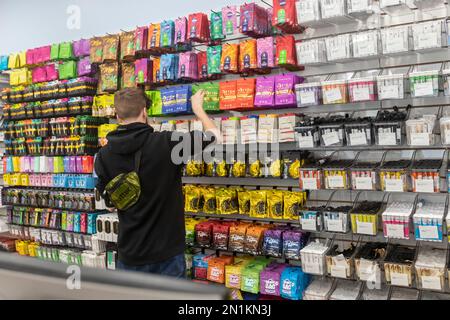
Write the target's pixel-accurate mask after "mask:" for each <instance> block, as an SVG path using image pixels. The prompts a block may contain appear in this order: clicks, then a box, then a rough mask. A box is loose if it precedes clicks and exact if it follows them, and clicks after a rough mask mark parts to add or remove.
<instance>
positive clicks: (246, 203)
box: [238, 191, 250, 215]
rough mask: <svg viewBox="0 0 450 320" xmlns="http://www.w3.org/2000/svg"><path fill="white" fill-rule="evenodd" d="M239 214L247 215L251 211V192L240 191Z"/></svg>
mask: <svg viewBox="0 0 450 320" xmlns="http://www.w3.org/2000/svg"><path fill="white" fill-rule="evenodd" d="M238 200H239V214H244V215H247V214H249V213H250V193H249V192H248V191H239V192H238Z"/></svg>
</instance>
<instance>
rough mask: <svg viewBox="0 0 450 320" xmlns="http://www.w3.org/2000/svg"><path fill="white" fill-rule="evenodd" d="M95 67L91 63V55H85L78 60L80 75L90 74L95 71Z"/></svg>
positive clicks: (78, 72)
mask: <svg viewBox="0 0 450 320" xmlns="http://www.w3.org/2000/svg"><path fill="white" fill-rule="evenodd" d="M95 70H96V69H95V68H94V67H93V66H92V64H91V59H90V58H89V57H84V58H81V59H80V60H78V63H77V74H78V76H79V77H84V76H90V75H92V74H93V73H94V72H95Z"/></svg>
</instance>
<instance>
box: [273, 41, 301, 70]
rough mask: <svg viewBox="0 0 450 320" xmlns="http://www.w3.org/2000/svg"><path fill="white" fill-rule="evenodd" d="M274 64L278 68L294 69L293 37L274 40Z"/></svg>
mask: <svg viewBox="0 0 450 320" xmlns="http://www.w3.org/2000/svg"><path fill="white" fill-rule="evenodd" d="M276 42H277V45H276V51H277V55H276V63H277V66H279V67H296V66H297V51H296V49H295V38H294V36H289V35H287V36H279V37H277V39H276Z"/></svg>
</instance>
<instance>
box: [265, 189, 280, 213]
mask: <svg viewBox="0 0 450 320" xmlns="http://www.w3.org/2000/svg"><path fill="white" fill-rule="evenodd" d="M283 201H284V191H281V190H270V191H268V192H267V210H268V213H269V218H271V219H283Z"/></svg>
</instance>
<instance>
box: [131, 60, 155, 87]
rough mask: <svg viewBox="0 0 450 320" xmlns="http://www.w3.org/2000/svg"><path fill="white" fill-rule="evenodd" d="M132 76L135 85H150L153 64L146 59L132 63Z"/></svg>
mask: <svg viewBox="0 0 450 320" xmlns="http://www.w3.org/2000/svg"><path fill="white" fill-rule="evenodd" d="M134 74H135V75H136V82H137V83H139V84H145V83H150V82H151V80H152V77H153V62H152V61H151V60H150V59H148V58H143V59H138V60H136V61H135V62H134Z"/></svg>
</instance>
